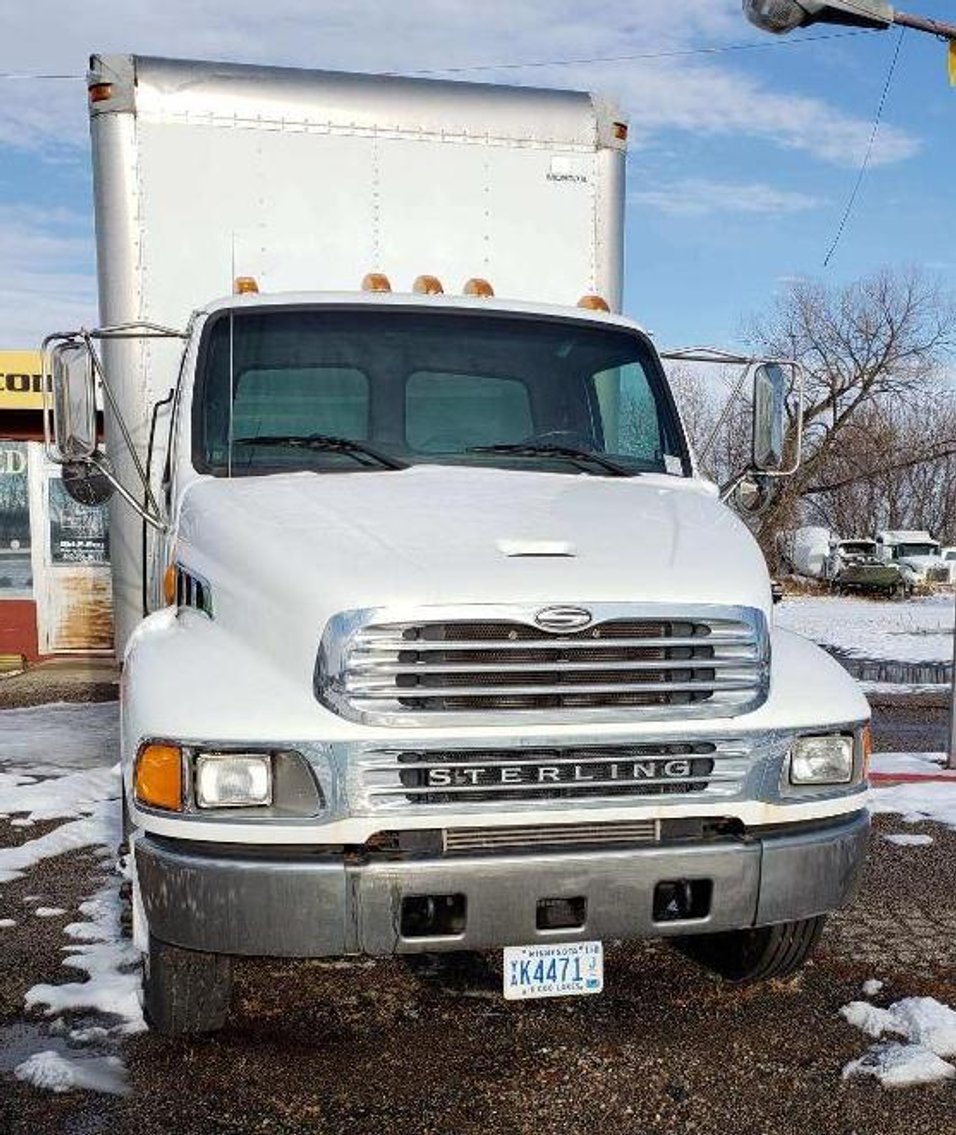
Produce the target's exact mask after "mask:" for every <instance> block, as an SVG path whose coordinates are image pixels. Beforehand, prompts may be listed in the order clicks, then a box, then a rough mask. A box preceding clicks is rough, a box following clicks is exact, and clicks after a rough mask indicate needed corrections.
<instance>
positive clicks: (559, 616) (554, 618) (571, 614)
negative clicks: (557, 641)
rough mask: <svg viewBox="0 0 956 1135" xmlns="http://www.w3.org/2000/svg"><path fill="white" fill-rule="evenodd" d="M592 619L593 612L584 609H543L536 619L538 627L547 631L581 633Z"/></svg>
mask: <svg viewBox="0 0 956 1135" xmlns="http://www.w3.org/2000/svg"><path fill="white" fill-rule="evenodd" d="M591 619H592V615H591V612H590V611H586V610H585V609H584V608H583V607H543V608H542V609H541V610H540V611H539V612H538V613H537V614H536V615H535V617H534V621H535V622H536V623H537V624H538V626H539V627H543V628H544V629H545V630H546V631H579V630H582V629H583V628H584V627H586V626H587V625H588V624H589V623H590V622H591Z"/></svg>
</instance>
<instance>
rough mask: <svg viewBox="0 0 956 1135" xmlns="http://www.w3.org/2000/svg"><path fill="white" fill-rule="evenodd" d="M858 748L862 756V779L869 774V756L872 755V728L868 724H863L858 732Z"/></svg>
mask: <svg viewBox="0 0 956 1135" xmlns="http://www.w3.org/2000/svg"><path fill="white" fill-rule="evenodd" d="M860 750H861V755H862V757H863V779H864V780H866V778H867V777H868V776H869V775H870V758H871V757H872V756H873V730H872V729H870V727H869V725H864V726H863V732H862V733H861V734H860Z"/></svg>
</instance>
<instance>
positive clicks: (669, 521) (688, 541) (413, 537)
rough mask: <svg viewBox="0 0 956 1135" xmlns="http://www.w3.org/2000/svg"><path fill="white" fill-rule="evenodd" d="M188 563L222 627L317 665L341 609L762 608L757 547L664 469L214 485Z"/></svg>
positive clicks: (184, 533)
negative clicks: (627, 474)
mask: <svg viewBox="0 0 956 1135" xmlns="http://www.w3.org/2000/svg"><path fill="white" fill-rule="evenodd" d="M176 556H177V558H178V559H179V561H180V562H181V563H183V564H184V565H186V566H187V567H191V568H192V569H193V570H195V571H196V572H198V573H200V574H201V575H202V576H204V577H205V579H206V580H207V581H208V582H209V584H210V585H211V589H212V602H213V607H214V613H215V618H216V620H217V621H220V620H221V621H222V622H223V624H224V625H225V626H227V627H229V628H230V629H235V630H237V631H240V632H244V633H245V634H248V635H253V636H255V637H256V638H257V639H259V640H260V641H262V640H263V639H264V638H268V639H270V640H271V641H272V644H273V647H274V651H275V653H276V654H277V656H278V657H281V658H283V659H288V658H289V656H290V652H293V653H296V654H299V653H301V654H302V659H300V661H304V660H305V659H306V658H308V665H309V668H310V672H311V665H312V663H313V662H314V657H315V647H316V644H317V642H318V639H319V637H320V636H321V633H322V630H323V628H324V626H325V624H326V622H327V621H328V619H329V618H331V617H332V616H333V615H335V614H337V613H339V612H341V611H345V610H352V609H360V608H368V607H382V606H394V607H402V608H408V607H419V606H428V605H436V604H457V603H467V604H477V603H485V604H488V603H494V604H501V603H521V604H530V603H533V604H539V605H546V604H552V603H578V604H581V603H583V604H587V603H588V602H591V603H597V602H653V603H667V604H675V605H677V604H687V603H716V604H722V605H742V606H749V607H757V608H760V609H761V610H763V611H764V613H765V614H766V615H767V616H768V618H769V607H770V593H769V581H768V577H767V571H766V567H765V564H764V560H763V557H762V555H761V553H760V550H759V548H758V546H757V544H756V543H755V541H754V540H753V538H752V536H751V535H750V533H749V532H748V531H747V529H746V527H745V526H744V525H743V524H742V522H741V521H740V520H739V519H738V518H737V517H736V516H734V514H733V513H732V512H730V510H729V509H727V508H726V507H725V506H724V505H722V504H720V502H719V501H717V500H716V499H715V495H714V490H713V486H710V485H708V484H707V483H705V482H701V481H690V480H686V479H678V478H673V477H665V476H662V475H654V474H648V475H645V476H641V477H634V478H627V479H625V478H612V477H603V476H589V475H578V474H568V475H565V474H560V473H541V472H531V471H528V472H525V471H514V470H503V469H478V468H469V467H454V466H437V465H436V466H429V465H419V466H413V467H411V468H409V469H407V470H402V471H397V472H361V473H359V472H356V473H334V474H333V473H325V474H314V473H295V474H288V475H274V476H267V477H246V478H236V479H233V480H227V479H223V478H204V479H201V480H198V481H196V482H195V483H194V484H193V485H192V486H191V487H190V489H189V490H188V491H187V493H186V495H185V499H184V501H183V506H182V509H181V513H180V518H179V523H178V530H177V539H176Z"/></svg>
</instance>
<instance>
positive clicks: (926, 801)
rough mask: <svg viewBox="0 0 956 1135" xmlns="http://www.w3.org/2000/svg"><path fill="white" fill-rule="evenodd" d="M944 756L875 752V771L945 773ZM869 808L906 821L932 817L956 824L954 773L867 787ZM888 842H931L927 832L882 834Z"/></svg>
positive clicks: (952, 825)
mask: <svg viewBox="0 0 956 1135" xmlns="http://www.w3.org/2000/svg"><path fill="white" fill-rule="evenodd" d="M945 759H946V758H945V756H944V755H943V754H942V753H875V754H874V756H873V761H872V766H871V767H872V769H873V771H874V772H881V773H888V774H890V775H892V774H893V773H902V774H912V773H922V774H928V775H930V776H937V777H944V776H945V775H946V772H947V770H946V769H945V768H944V762H945ZM869 808H870V811H871V812H872V813H873V814H874V815H885V814H899V815H901V816H902V817H903V822H904V823H907V824H920V823H923V821H924V820H935V821H936V823H938V824H946V825H947V827H951V828H956V776H954V777H953V778H951V779H949V780H945V779H937V780H921V781H911V782H908V783H904V784H892V785H889V786H887V787H886V788H881V787H876V788H872V789H870V796H869ZM885 838H886V839H888V840H890V842H891V843H898V844H902V845H909V846H912V847H916V846H918V845H919V844H925V843H927V842H930V843H931V842H932V837H930V836H918V835H911V836H891V835H888V836H886V837H885Z"/></svg>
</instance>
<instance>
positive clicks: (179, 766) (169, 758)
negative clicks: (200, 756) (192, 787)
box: [133, 744, 183, 812]
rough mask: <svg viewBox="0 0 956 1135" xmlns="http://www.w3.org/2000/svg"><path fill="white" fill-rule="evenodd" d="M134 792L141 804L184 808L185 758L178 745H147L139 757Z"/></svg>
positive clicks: (171, 808)
mask: <svg viewBox="0 0 956 1135" xmlns="http://www.w3.org/2000/svg"><path fill="white" fill-rule="evenodd" d="M133 794H134V795H135V797H136V801H137V803H139V804H146V805H147V806H148V807H150V808H161V809H162V810H163V811H165V812H181V811H182V810H183V761H182V750H181V749H180V748H179V746H178V745H154V744H148V745H144V746H143V747H142V748H141V749H140V751H139V755H138V756H137V758H136V769H135V775H134V777H133Z"/></svg>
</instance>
